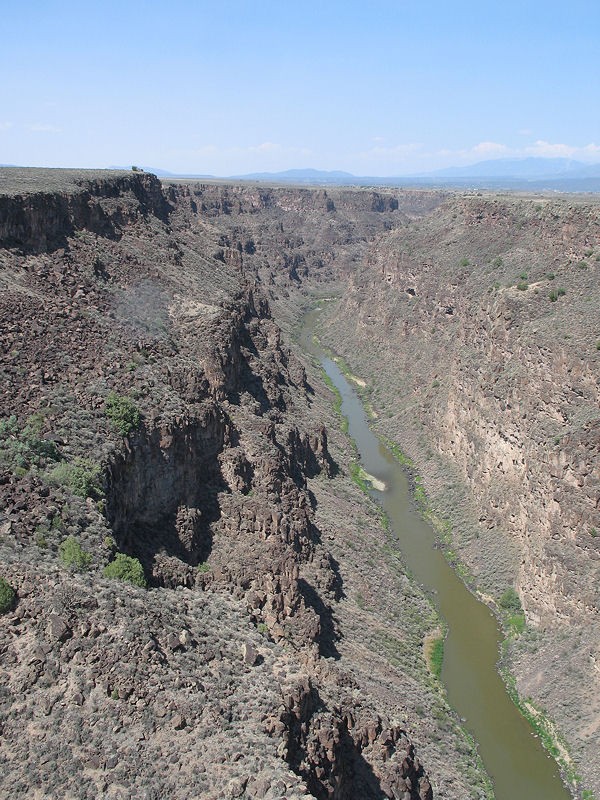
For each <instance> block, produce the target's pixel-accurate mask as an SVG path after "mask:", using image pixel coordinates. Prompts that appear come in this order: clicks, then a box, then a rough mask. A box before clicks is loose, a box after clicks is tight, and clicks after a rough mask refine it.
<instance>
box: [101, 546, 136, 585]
mask: <svg viewBox="0 0 600 800" xmlns="http://www.w3.org/2000/svg"><path fill="white" fill-rule="evenodd" d="M104 577H105V578H116V580H118V581H126V582H127V583H132V584H133V585H134V586H141V587H142V588H146V577H145V575H144V570H143V568H142V565H141V564H140V562H139V560H138V559H137V558H132V557H131V556H126V555H125V553H117V554H116V556H115V560H114V561H111V562H110V564H107V565H106V566H105V567H104Z"/></svg>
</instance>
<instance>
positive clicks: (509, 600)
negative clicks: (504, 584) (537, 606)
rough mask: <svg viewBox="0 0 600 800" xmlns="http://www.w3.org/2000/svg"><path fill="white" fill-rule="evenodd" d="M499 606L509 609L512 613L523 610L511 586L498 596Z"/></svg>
mask: <svg viewBox="0 0 600 800" xmlns="http://www.w3.org/2000/svg"><path fill="white" fill-rule="evenodd" d="M499 602H500V607H501V608H503V609H504V610H505V611H510V612H511V613H513V614H519V613H521V612H522V611H523V607H522V606H521V599H520V597H519V595H518V594H517V592H516V591H515V589H513V587H512V586H509V588H508V589H507V590H506V591H505V592H504V593H503V595H502V597H501V598H500V601H499Z"/></svg>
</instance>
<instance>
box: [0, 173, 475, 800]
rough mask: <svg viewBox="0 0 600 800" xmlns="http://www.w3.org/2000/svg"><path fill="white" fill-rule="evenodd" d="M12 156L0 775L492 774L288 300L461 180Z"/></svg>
mask: <svg viewBox="0 0 600 800" xmlns="http://www.w3.org/2000/svg"><path fill="white" fill-rule="evenodd" d="M1 178H2V183H1V194H0V244H1V245H2V249H1V250H0V287H1V289H2V292H1V294H0V320H1V325H2V332H3V337H2V364H1V368H2V405H1V409H0V465H1V470H2V471H1V476H0V497H1V502H2V506H1V511H0V526H1V527H0V531H1V539H0V557H1V568H0V574H1V577H2V578H3V579H4V580H5V581H6V582H7V583H8V584H10V586H11V587H12V589H13V590H14V592H15V596H14V598H12V597H8V599H7V601H6V602H5V606H4V610H5V613H4V614H2V615H1V616H0V653H1V654H2V659H1V665H0V669H1V671H2V681H1V683H2V690H1V692H0V703H1V706H2V716H1V725H2V743H1V745H0V759H1V760H2V771H3V775H4V776H5V783H4V788H3V789H1V790H0V793H2V794H3V795H4V796H9V794H10V796H40V797H42V796H43V797H59V796H67V795H69V796H72V797H81V798H89V797H98V796H102V797H107V798H113V797H114V798H118V797H140V798H141V797H146V798H150V797H156V798H158V797H163V796H166V795H169V796H173V797H182V798H187V797H197V796H199V795H202V797H206V798H215V799H216V798H222V797H261V798H263V797H264V798H279V797H283V796H285V797H288V798H294V797H317V798H327V797H332V798H351V797H352V798H353V797H357V796H360V797H364V798H384V797H387V798H399V797H401V798H403V800H408V798H412V799H413V800H417V799H418V798H420V799H421V800H425V799H426V798H431V797H432V796H433V793H432V785H433V787H434V788H436V787H437V789H439V792H440V794H444V793H445V796H446V797H456V798H459V797H460V798H464V797H473V798H477V797H483V796H484V792H485V789H484V783H483V780H482V777H481V774H480V773H479V772H478V771H477V769H476V768H474V766H473V764H474V763H475V761H476V756H475V753H474V751H473V747H472V745H471V744H470V743H469V742H468V740H467V739H465V737H464V735H463V733H462V731H461V730H460V728H459V726H458V725H457V723H456V720H454V718H453V716H452V715H451V713H450V712H449V710H448V709H447V707H446V705H445V701H444V698H443V696H442V694H441V692H440V687H439V684H437V682H436V681H435V679H434V678H433V677H432V676H431V675H430V674H429V672H428V669H427V665H426V661H425V658H424V656H423V653H422V641H423V639H424V638H425V637H426V635H427V634H428V633H430V632H431V630H432V629H433V628H434V627H435V624H436V620H435V615H434V613H433V611H432V608H431V606H430V604H429V602H428V601H427V599H426V598H425V597H424V596H423V595H422V593H421V592H420V590H419V589H418V587H416V586H414V585H412V584H411V582H410V580H409V578H407V577H406V576H405V575H404V573H403V571H402V569H401V567H400V566H399V561H398V557H397V555H394V554H393V552H392V551H391V550H390V545H389V543H387V542H386V540H385V532H384V531H383V529H382V528H381V525H380V522H379V519H378V514H377V512H376V510H375V509H374V508H373V507H372V505H370V504H369V502H368V501H367V500H366V499H365V498H364V497H361V495H360V493H359V492H358V491H357V490H356V488H355V487H354V486H353V485H352V483H351V482H350V481H349V480H348V478H347V476H346V475H345V470H344V469H343V467H344V465H345V463H346V462H347V460H348V458H349V445H348V443H347V441H346V439H345V437H344V435H343V434H342V432H341V431H340V430H339V429H338V426H337V422H336V418H335V415H334V414H333V411H332V409H331V405H330V397H329V395H328V392H327V390H326V389H325V388H324V387H323V386H322V385H321V383H320V379H319V376H318V373H317V372H316V371H315V369H314V367H313V366H312V365H310V364H305V365H303V364H302V363H301V362H300V361H299V360H298V357H297V356H296V355H294V353H293V352H292V351H291V350H290V349H289V346H288V345H287V344H286V343H285V341H284V337H283V336H282V333H281V330H280V328H279V326H278V324H277V321H276V319H274V317H273V314H272V310H271V305H274V306H276V307H277V308H278V309H279V310H278V312H277V313H278V314H279V313H281V318H282V319H283V320H284V321H285V322H286V324H287V323H289V322H290V320H292V319H293V318H294V314H295V313H296V311H295V310H294V309H292V308H291V306H290V303H289V300H290V298H289V296H288V297H287V298H286V297H285V295H286V293H287V294H288V295H289V290H290V289H292V290H294V287H295V286H297V285H298V284H301V283H302V280H303V276H308V275H310V274H312V273H313V272H314V274H315V280H318V281H321V282H322V281H333V280H337V279H338V278H339V276H340V275H341V265H343V266H344V268H347V267H348V265H349V264H351V263H353V262H356V261H358V260H359V259H360V258H362V257H363V256H364V254H365V253H366V252H367V250H369V248H370V247H371V246H372V243H373V242H374V241H375V239H376V238H377V237H378V236H380V235H383V234H385V233H387V232H389V231H390V230H393V229H394V227H395V226H397V225H406V224H408V223H409V221H410V219H412V217H413V216H414V215H415V214H419V215H420V214H422V213H424V212H425V211H428V210H430V209H432V208H434V207H435V206H436V205H437V204H439V202H440V198H439V197H438V196H435V195H426V194H424V195H414V196H407V197H405V198H402V197H401V198H394V197H391V196H386V195H381V194H379V193H377V192H370V191H368V192H367V191H365V192H358V193H357V194H356V196H352V195H346V194H344V193H343V192H338V193H334V194H333V195H332V196H329V195H326V194H325V193H324V192H303V191H294V190H281V191H276V190H268V191H267V190H265V191H263V190H256V189H251V190H246V189H244V190H241V189H233V188H230V189H227V188H223V187H202V186H197V187H193V186H192V187H189V186H183V187H169V188H167V189H166V190H165V191H164V192H163V190H162V188H161V186H160V184H159V182H158V181H157V180H156V179H154V178H153V177H152V176H148V175H144V174H124V173H118V174H108V175H106V174H99V175H92V174H88V173H75V172H70V171H21V172H14V171H12V170H3V171H2V175H1ZM327 214H329V215H331V216H330V221H331V224H324V223H323V219H325V220H327V219H328V218H327V217H326V215H327ZM303 230H304V233H303ZM315 230H318V231H320V233H319V236H321V239H319V236H317V237H316V238H315V236H314V235H313V234H314V232H315ZM263 235H264V238H261V237H262V236H263ZM309 235H310V236H309ZM304 236H306V241H305V240H304V238H303V237H304ZM294 237H295V238H294ZM286 242H287V244H286ZM294 302H295V301H294ZM292 305H293V303H292ZM340 465H341V466H340ZM356 520H360V527H358V526H357V524H356V523H355V521H356ZM374 553H376V554H378V558H377V563H376V566H375V565H374V562H373V561H372V559H371V557H370V556H372V555H373V554H374ZM115 577H116V578H120V580H117V579H115ZM144 586H147V587H148V588H144ZM365 596H366V597H367V598H368V602H366V603H365V599H364V598H365ZM384 634H385V636H386V637H387V638H386V641H387V642H388V646H389V647H390V646H391V645H389V642H392V643H394V647H396V648H397V652H396V651H394V652H395V653H396V654H395V656H394V658H390V657H388V656H387V655H386V653H385V652H384V651H382V649H381V647H380V642H381V636H382V635H384ZM398 654H401V655H398ZM416 747H418V751H419V757H417V754H416V749H415V748H416ZM420 757H422V758H423V759H424V761H425V762H426V763H427V765H428V768H429V770H430V772H431V773H432V777H431V779H430V778H428V776H427V774H426V772H425V769H424V767H423V766H422V765H421V762H420ZM430 780H431V782H430ZM7 787H10V790H9V789H8V788H7ZM7 792H8V794H7Z"/></svg>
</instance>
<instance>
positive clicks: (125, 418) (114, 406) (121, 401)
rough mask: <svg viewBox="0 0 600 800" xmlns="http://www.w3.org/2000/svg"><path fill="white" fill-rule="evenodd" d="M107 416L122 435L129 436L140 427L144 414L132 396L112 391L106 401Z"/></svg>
mask: <svg viewBox="0 0 600 800" xmlns="http://www.w3.org/2000/svg"><path fill="white" fill-rule="evenodd" d="M104 411H105V413H106V416H107V417H108V418H109V420H110V421H111V422H112V424H113V426H114V427H115V428H116V429H117V430H118V431H119V433H120V434H121V435H122V436H127V435H128V434H129V433H131V431H133V430H135V429H136V428H138V427H139V425H140V422H141V419H142V415H141V414H140V412H139V409H138V407H137V406H136V404H135V403H134V402H133V400H132V399H131V398H130V397H121V396H120V395H118V394H117V393H116V392H110V394H109V395H108V396H107V398H106V401H105V403H104Z"/></svg>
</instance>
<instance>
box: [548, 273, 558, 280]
mask: <svg viewBox="0 0 600 800" xmlns="http://www.w3.org/2000/svg"><path fill="white" fill-rule="evenodd" d="M546 277H547V278H548V280H549V281H553V280H554V278H556V275H555V274H554V273H553V272H547V273H546Z"/></svg>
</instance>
